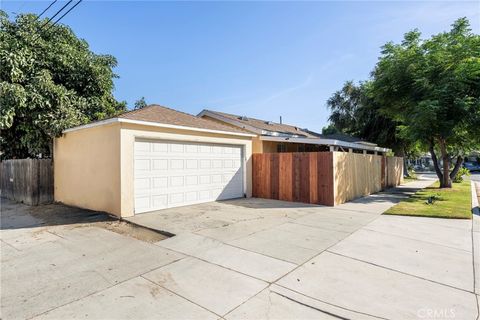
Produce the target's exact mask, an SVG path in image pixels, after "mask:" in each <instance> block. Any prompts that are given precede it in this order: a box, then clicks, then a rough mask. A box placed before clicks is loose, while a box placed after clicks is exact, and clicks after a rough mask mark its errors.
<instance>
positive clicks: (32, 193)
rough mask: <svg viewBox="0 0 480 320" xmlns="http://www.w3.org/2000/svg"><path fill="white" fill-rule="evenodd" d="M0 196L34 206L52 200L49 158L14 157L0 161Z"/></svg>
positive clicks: (51, 164) (51, 174) (51, 170)
mask: <svg viewBox="0 0 480 320" xmlns="http://www.w3.org/2000/svg"><path fill="white" fill-rule="evenodd" d="M0 188H1V191H0V192H1V196H2V197H5V198H7V199H11V200H15V201H18V202H23V203H25V204H28V205H31V206H36V205H39V204H45V203H51V202H53V163H52V160H51V159H14V160H4V161H2V162H1V163H0Z"/></svg>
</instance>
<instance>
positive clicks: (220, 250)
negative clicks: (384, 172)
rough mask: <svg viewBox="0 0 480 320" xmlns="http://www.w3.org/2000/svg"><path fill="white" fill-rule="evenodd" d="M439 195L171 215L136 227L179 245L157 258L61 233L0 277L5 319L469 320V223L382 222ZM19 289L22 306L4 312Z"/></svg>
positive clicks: (14, 257)
mask: <svg viewBox="0 0 480 320" xmlns="http://www.w3.org/2000/svg"><path fill="white" fill-rule="evenodd" d="M432 182H433V180H431V179H430V180H428V179H426V180H419V181H415V182H412V183H409V184H406V185H404V186H400V187H398V188H395V189H392V190H388V191H387V192H383V193H379V194H375V195H372V196H368V197H365V198H362V199H358V200H355V201H353V202H350V203H346V204H343V205H340V206H338V207H334V208H331V207H323V206H311V205H300V204H292V203H285V202H282V201H271V200H268V201H264V200H261V199H243V200H241V201H240V200H237V201H226V202H220V203H211V204H208V205H201V206H195V207H191V208H184V209H183V210H179V209H177V210H176V211H168V210H166V211H163V212H162V213H160V214H157V215H156V216H155V215H149V216H145V217H147V218H144V219H142V221H140V222H142V223H156V224H157V225H161V226H163V227H165V226H167V227H168V228H174V229H175V230H176V232H177V231H178V235H177V236H175V237H172V238H170V239H167V240H163V241H159V242H156V243H153V244H148V245H147V244H145V243H142V242H141V241H139V240H136V239H131V238H126V237H124V236H121V235H117V234H115V235H114V236H112V235H110V232H108V231H105V230H102V232H99V231H97V230H95V229H96V228H87V229H72V230H70V229H68V230H67V229H65V230H63V229H62V230H61V231H58V230H56V233H55V234H58V235H60V236H61V237H58V239H57V238H55V240H54V242H45V243H41V244H37V245H36V246H35V247H34V248H33V247H32V248H29V249H28V250H26V251H25V252H24V253H23V252H13V251H12V252H11V254H9V255H8V259H7V260H8V263H7V264H2V271H3V272H2V277H3V276H4V275H8V279H7V281H6V280H5V278H2V311H3V315H2V316H3V318H4V319H10V318H19V317H21V316H19V315H20V314H28V315H29V317H32V316H33V317H34V318H38V319H66V318H89V319H104V318H115V319H120V318H122V319H142V318H143V319H144V318H157V319H158V318H169V319H191V318H195V319H219V318H223V319H266V318H270V319H378V318H384V319H398V320H405V319H438V318H449V319H472V320H473V319H475V318H476V317H477V312H478V311H477V308H478V303H477V298H478V297H477V296H476V295H475V294H474V290H475V285H474V272H473V268H472V266H473V263H474V262H473V259H472V255H473V250H472V234H474V233H475V232H474V231H472V221H469V220H451V219H448V220H446V219H431V218H417V217H400V216H383V215H381V213H382V212H383V211H385V210H387V209H388V208H389V207H391V206H393V205H395V203H397V202H398V201H400V200H401V199H404V198H405V197H408V195H409V194H411V193H413V192H415V191H416V190H418V188H423V187H426V186H428V185H430V184H431V183H432ZM137 222H138V221H137ZM57 228H58V227H57ZM22 230H27V231H26V232H31V233H32V234H33V233H35V232H38V229H37V230H33V231H32V230H31V231H28V229H22ZM15 231H18V230H15ZM87 231H88V232H87ZM167 231H170V230H167ZM22 232H23V231H22ZM476 232H477V233H476V234H477V236H478V231H476ZM2 234H3V233H2ZM99 235H101V236H102V238H101V239H102V241H94V239H95V238H96V237H98V236H99ZM25 237H26V235H25ZM8 240H9V239H3V238H2V241H8ZM47 240H48V241H50V240H49V239H47ZM47 240H43V241H47ZM52 241H53V240H52ZM71 241H74V242H71ZM92 241H93V242H92ZM12 244H13V245H15V243H12ZM117 244H120V245H117ZM126 247H128V249H129V250H127V251H125V250H124V249H123V248H126ZM3 248H4V247H2V249H3ZM89 248H94V249H95V252H94V254H89V253H88V254H87V257H82V253H87V252H90V249H89ZM64 249H66V251H65V250H64ZM34 252H42V254H32V253H34ZM84 255H85V254H84ZM103 256H108V259H107V261H104V260H103ZM45 257H48V258H47V259H46V258H45ZM68 257H72V259H73V260H72V259H70V260H69V258H68ZM2 258H5V257H4V253H3V252H2ZM152 258H155V259H152ZM84 259H87V260H84ZM79 261H83V263H81V264H79ZM25 262H28V265H26V264H25ZM105 262H106V263H105ZM22 263H23V264H22ZM20 264H21V265H20ZM52 264H53V265H57V266H61V270H62V271H61V272H60V269H59V268H57V267H53V266H51V265H52ZM39 266H42V267H41V269H39ZM80 266H81V269H80V271H82V279H77V278H78V277H77V276H76V275H77V274H78V270H79V269H78V268H79V267H80ZM47 267H48V268H47ZM49 268H50V269H51V268H53V269H54V270H55V272H54V273H53V274H50V273H47V272H48V270H50V269H49ZM110 270H112V271H110ZM90 273H91V275H94V277H91V276H90ZM33 274H34V275H35V277H32V276H31V275H33ZM62 274H64V276H62ZM52 275H54V276H55V279H56V280H55V281H54V283H55V286H53V284H52V283H53V282H52ZM101 279H104V280H101ZM99 281H102V283H101V285H100V286H99V285H97V284H98V283H99ZM5 284H7V285H6V286H5ZM12 286H16V287H15V288H24V290H23V289H22V290H20V291H19V292H20V293H22V296H20V295H15V294H13V295H12V294H10V296H8V295H7V299H6V300H5V299H4V297H5V293H6V292H8V293H12V292H13V291H12V290H13V289H12V288H13V287H12ZM27 288H30V289H29V290H28V291H27ZM58 288H60V291H59V290H58ZM60 293H61V298H60V296H59V294H60ZM477 293H478V291H477ZM52 298H53V299H52ZM22 299H27V301H34V302H35V304H28V302H27V303H26V302H22V301H23V300H22ZM58 300H61V301H60V303H58V304H56V305H54V304H55V303H56V302H57V301H58ZM5 302H8V303H9V306H10V308H11V309H8V310H7V311H8V312H7V313H5V312H4V311H5V310H3V309H4V308H5V306H4V303H5ZM27 305H28V306H29V308H31V309H29V310H25V309H24V308H25V307H26V306H27ZM27 311H28V312H27ZM15 315H17V316H16V317H15ZM439 315H442V316H441V317H440V316H439ZM35 316H36V317H35ZM21 318H23V317H21Z"/></svg>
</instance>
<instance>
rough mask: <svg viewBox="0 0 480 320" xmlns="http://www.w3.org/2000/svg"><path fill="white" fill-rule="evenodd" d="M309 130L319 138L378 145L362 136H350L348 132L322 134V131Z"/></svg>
mask: <svg viewBox="0 0 480 320" xmlns="http://www.w3.org/2000/svg"><path fill="white" fill-rule="evenodd" d="M308 132H309V133H311V134H313V135H314V136H316V137H318V138H322V139H333V140H341V141H346V142H354V143H360V144H366V145H370V146H376V145H377V144H376V143H373V142H368V141H365V140H362V139H360V138H356V137H353V136H349V135H348V134H343V133H332V134H320V133H317V132H314V131H310V130H308Z"/></svg>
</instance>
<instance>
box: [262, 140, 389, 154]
mask: <svg viewBox="0 0 480 320" xmlns="http://www.w3.org/2000/svg"><path fill="white" fill-rule="evenodd" d="M260 140H265V141H277V142H293V143H306V144H319V145H328V146H339V147H345V148H352V149H360V150H370V151H378V152H388V151H389V150H390V149H388V148H381V147H371V146H366V145H361V144H358V143H353V142H346V141H341V140H334V139H320V138H319V139H310V138H284V137H267V136H261V137H260Z"/></svg>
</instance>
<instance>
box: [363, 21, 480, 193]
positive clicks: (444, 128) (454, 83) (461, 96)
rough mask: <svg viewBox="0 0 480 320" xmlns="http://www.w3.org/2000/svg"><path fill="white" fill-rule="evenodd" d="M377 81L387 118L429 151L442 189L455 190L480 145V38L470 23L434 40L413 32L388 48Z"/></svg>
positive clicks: (378, 96)
mask: <svg viewBox="0 0 480 320" xmlns="http://www.w3.org/2000/svg"><path fill="white" fill-rule="evenodd" d="M372 78H373V79H372V92H373V93H374V99H375V101H376V103H377V104H378V105H381V106H382V107H381V110H382V113H384V114H386V115H388V116H389V117H390V118H391V119H393V120H394V121H397V122H398V123H400V125H399V126H397V127H398V129H399V130H400V131H401V134H402V136H403V137H407V138H408V139H410V140H412V141H417V142H420V143H422V144H424V145H427V146H428V149H429V151H430V153H431V156H432V160H433V163H434V166H435V171H436V173H437V176H438V178H439V180H440V186H441V187H442V188H449V187H451V181H452V178H453V177H454V176H455V175H456V173H457V171H458V170H459V169H460V167H461V165H462V161H463V157H462V156H463V155H465V154H467V153H468V152H469V151H471V150H472V149H474V148H475V147H477V146H478V145H479V143H480V141H479V140H480V125H479V124H480V36H479V35H476V34H474V33H472V31H471V29H470V28H469V22H468V20H467V19H466V18H462V19H458V20H457V21H456V22H455V23H454V24H453V25H452V28H451V30H450V31H449V32H444V33H440V34H438V35H434V36H432V37H431V38H429V39H421V34H420V32H419V31H418V30H414V31H411V32H408V33H407V34H405V36H404V40H403V41H402V42H401V43H400V44H394V43H387V44H386V45H385V46H383V48H382V54H381V57H380V59H379V61H378V63H377V65H376V67H375V70H374V71H373V73H372ZM437 152H439V153H440V156H441V159H442V162H443V168H441V167H440V165H439V161H438V158H437ZM453 159H456V160H455V165H454V166H453V168H451V163H452V162H453Z"/></svg>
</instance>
